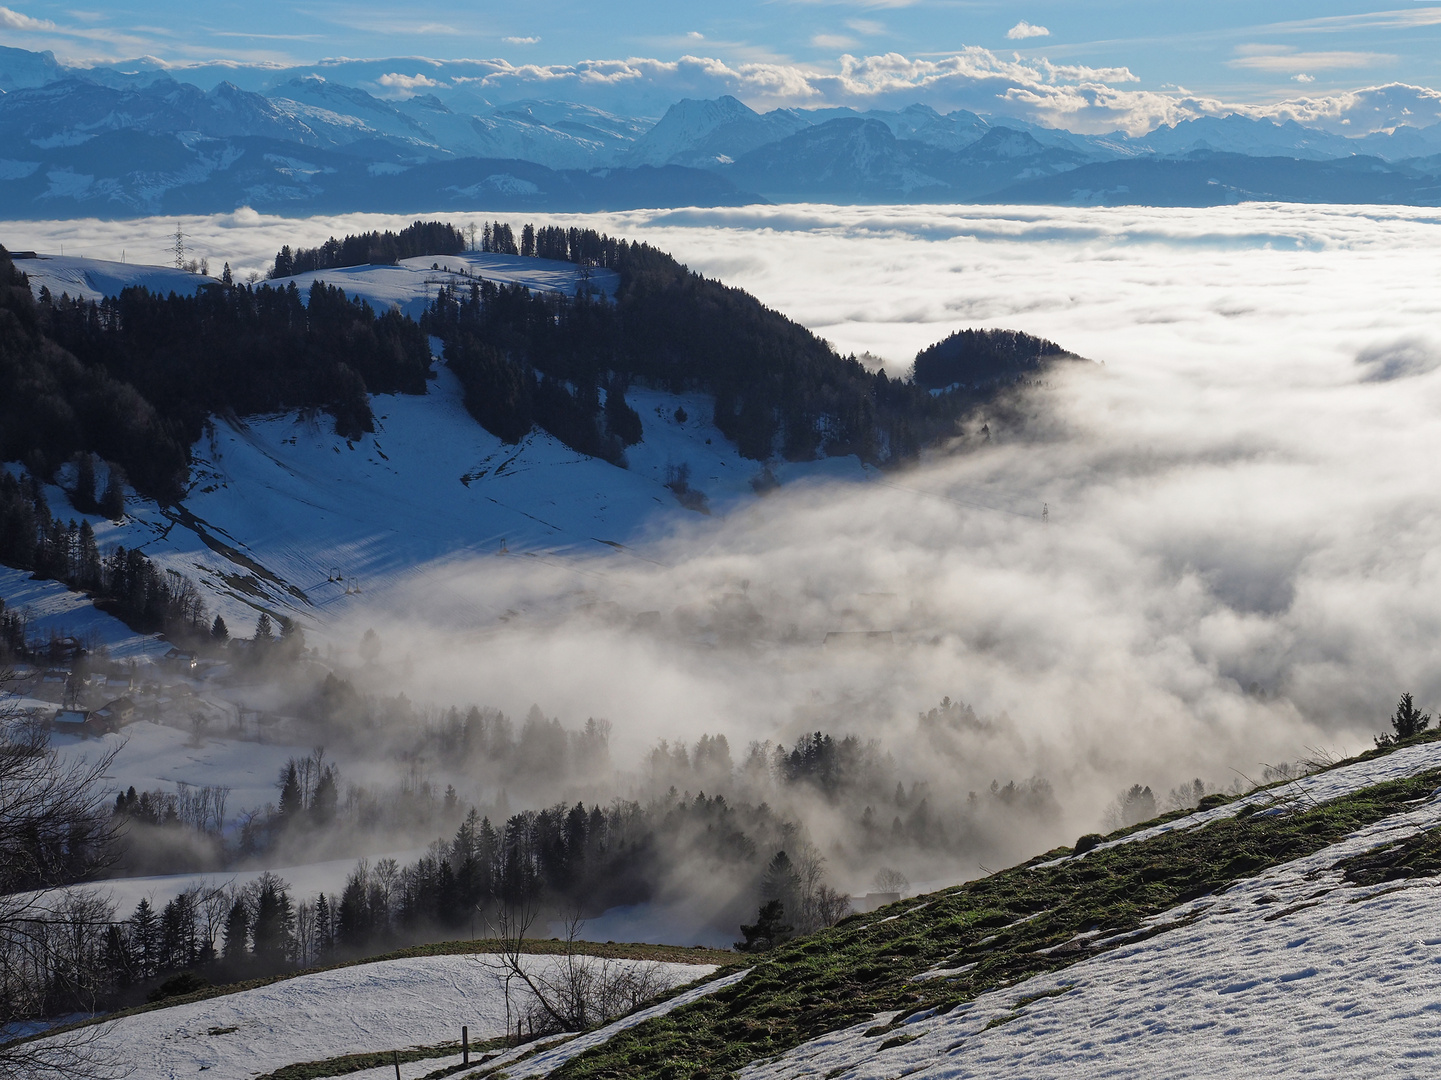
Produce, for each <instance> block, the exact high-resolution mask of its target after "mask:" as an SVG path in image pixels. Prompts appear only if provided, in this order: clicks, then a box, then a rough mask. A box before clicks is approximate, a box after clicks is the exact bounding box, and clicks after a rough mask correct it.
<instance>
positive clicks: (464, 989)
mask: <svg viewBox="0 0 1441 1080" xmlns="http://www.w3.org/2000/svg"><path fill="white" fill-rule="evenodd" d="M527 962H528V963H529V964H531V965H534V967H535V968H536V969H539V970H541V971H544V970H545V969H547V968H550V967H553V966H554V965H555V964H556V963H557V958H555V957H548V956H533V957H528V958H527ZM618 962H619V963H629V964H645V965H646V966H651V967H657V968H659V969H661V971H662V972H663V973H664V974H665V975H666V976H668V977H669V978H670V979H672V980H673V982H674V983H676V984H679V983H684V982H689V981H691V980H693V979H697V978H704V977H705V976H706V975H709V974H710V973H711V972H713V971H714V970H715V968H714V966H710V965H704V964H697V965H690V964H660V963H656V962H654V961H639V960H636V961H618ZM505 1020H506V1013H505V1001H504V997H503V996H502V994H501V993H500V991H499V989H498V987H497V985H496V983H495V979H494V978H493V976H492V975H491V974H490V973H489V972H488V971H487V970H486V968H485V967H484V966H483V965H482V964H481V963H480V962H479V961H478V960H477V959H476V958H475V957H473V956H429V957H412V958H408V959H403V960H387V961H382V962H380V963H373V964H361V965H357V966H354V967H346V968H338V969H335V970H332V971H322V972H317V973H315V974H312V975H302V976H299V977H298V978H294V979H285V980H283V981H281V982H277V983H272V984H270V985H269V986H263V987H260V988H258V989H255V990H247V991H245V992H243V993H239V994H228V995H225V996H223V997H216V998H210V999H208V1000H206V1001H199V1002H194V1003H192V1004H189V1005H176V1006H172V1007H170V1008H167V1009H158V1010H155V1011H153V1012H147V1013H141V1014H139V1015H136V1016H129V1017H124V1018H122V1019H120V1020H117V1021H115V1022H114V1023H112V1024H109V1025H106V1026H105V1027H103V1028H101V1029H100V1030H101V1032H102V1034H101V1035H100V1036H99V1037H98V1040H97V1041H98V1045H99V1046H100V1047H101V1048H103V1049H105V1050H110V1051H113V1052H114V1054H115V1055H116V1057H117V1058H119V1059H120V1060H121V1062H123V1063H124V1064H125V1065H127V1066H129V1067H130V1068H132V1069H133V1070H134V1072H135V1075H137V1076H143V1077H146V1078H147V1080H177V1078H180V1077H185V1078H190V1077H194V1076H196V1075H197V1074H198V1073H202V1072H203V1073H204V1074H205V1075H206V1076H207V1077H210V1078H213V1080H249V1078H251V1077H254V1076H258V1075H260V1074H261V1073H266V1072H271V1071H273V1070H275V1069H278V1068H280V1067H282V1066H285V1065H290V1064H294V1063H297V1062H304V1061H316V1060H322V1059H325V1058H329V1057H336V1056H339V1055H341V1054H354V1053H360V1052H364V1051H377V1050H390V1049H396V1048H405V1047H409V1046H428V1045H434V1044H437V1043H443V1042H450V1041H454V1040H458V1039H459V1038H460V1028H461V1025H466V1026H468V1027H469V1028H470V1037H471V1038H472V1039H474V1040H476V1041H480V1040H484V1039H491V1038H496V1037H497V1036H499V1035H502V1034H503V1033H504V1031H505V1027H506V1023H505ZM435 1067H436V1066H435V1064H432V1065H431V1068H432V1069H433V1068H435ZM425 1071H429V1070H425ZM392 1075H393V1071H392Z"/></svg>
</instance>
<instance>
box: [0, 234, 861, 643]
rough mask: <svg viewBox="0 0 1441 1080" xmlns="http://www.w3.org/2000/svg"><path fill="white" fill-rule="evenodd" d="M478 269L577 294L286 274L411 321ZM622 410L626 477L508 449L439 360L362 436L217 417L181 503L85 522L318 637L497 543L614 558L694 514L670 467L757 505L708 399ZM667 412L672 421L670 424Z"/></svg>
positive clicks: (126, 277)
mask: <svg viewBox="0 0 1441 1080" xmlns="http://www.w3.org/2000/svg"><path fill="white" fill-rule="evenodd" d="M22 265H24V266H27V267H28V266H35V265H43V266H44V268H45V273H46V274H48V275H49V276H48V277H45V278H43V279H42V278H41V277H39V276H37V277H36V278H33V279H32V287H33V288H35V289H36V290H38V289H39V286H40V284H41V283H48V282H54V283H55V285H61V286H62V288H65V287H68V288H69V289H70V290H71V291H72V294H73V292H74V291H75V290H77V289H79V288H80V287H81V286H82V285H83V286H85V287H86V288H89V289H91V290H93V292H92V295H100V294H102V293H103V294H107V295H108V294H113V293H114V292H118V291H119V289H120V288H122V287H124V285H125V284H127V283H129V282H130V281H135V282H137V283H141V284H147V285H148V286H150V287H163V286H164V285H165V283H168V282H170V281H171V280H172V278H171V277H170V275H176V276H178V278H179V279H180V282H181V284H185V285H188V286H189V287H191V288H194V286H195V284H196V282H197V279H196V278H195V277H194V276H193V275H190V274H182V273H179V272H177V271H174V270H168V269H166V268H164V267H130V266H126V265H124V264H116V263H97V262H96V261H94V260H81V259H74V260H70V259H65V260H61V259H47V260H42V261H38V262H26V263H23V264H22ZM432 265H438V266H440V267H442V268H446V267H448V268H449V270H444V269H442V270H438V271H436V270H431V269H430V267H431V266H432ZM462 268H463V269H464V270H465V271H466V273H465V274H461V273H460V271H461V270H462ZM474 277H482V278H485V279H490V280H495V281H501V282H514V283H519V284H523V285H525V286H527V287H528V288H535V289H547V290H561V291H567V292H574V290H575V289H576V288H577V287H579V285H580V284H581V283H580V279H579V276H578V270H577V268H576V267H575V266H574V265H573V264H570V263H561V262H553V261H550V260H544V259H527V258H520V257H518V256H507V255H493V254H484V253H479V252H474V253H472V252H467V253H465V254H462V255H450V256H446V255H439V256H424V257H421V258H417V259H408V260H405V261H403V262H402V263H401V264H399V265H398V266H370V267H353V268H345V269H332V270H326V271H322V272H316V273H313V274H303V275H299V276H298V277H296V278H295V279H294V281H295V283H296V285H297V287H299V288H300V289H301V291H302V294H303V293H304V292H305V290H307V289H308V288H309V285H310V282H311V281H312V280H314V279H316V278H320V279H323V280H325V281H327V282H329V283H332V284H335V285H337V286H339V287H341V288H343V289H345V291H346V293H347V295H353V296H360V297H363V298H365V299H366V300H368V301H369V302H371V303H372V304H374V305H375V306H377V307H383V306H388V305H391V304H394V305H397V306H399V307H401V308H402V310H405V311H406V312H408V313H411V314H418V313H419V312H420V311H421V310H423V308H424V306H425V305H426V304H427V303H428V302H429V298H433V296H434V294H435V290H436V289H438V288H439V287H440V284H441V283H442V282H449V281H456V282H459V283H460V284H461V285H468V284H469V283H470V281H471V280H473V278H474ZM288 280H289V279H282V280H281V281H280V282H277V284H284V283H287V281H288ZM55 285H52V286H51V289H52V291H56V288H55ZM615 285H616V278H615V275H614V274H613V273H611V272H609V271H597V272H595V273H594V274H593V275H592V276H591V278H590V281H589V286H590V287H592V288H594V289H596V290H598V291H600V292H602V293H607V294H608V293H611V292H613V291H614V289H615ZM627 400H628V401H629V402H630V403H631V405H632V406H633V407H634V408H635V409H636V410H637V412H639V413H640V416H641V422H642V428H643V433H644V437H643V441H642V442H641V443H640V444H638V445H636V446H633V447H631V448H629V450H628V451H627V458H628V461H629V468H628V469H622V468H617V467H616V466H613V465H610V464H607V463H606V462H604V461H600V460H598V459H594V458H588V457H585V456H584V455H581V454H578V453H576V452H575V451H572V450H570V449H568V448H566V447H565V446H563V445H562V444H561V443H560V442H558V441H557V440H556V439H554V438H552V437H551V436H550V435H547V434H545V433H544V432H542V431H540V430H539V429H535V430H533V431H532V432H531V434H530V435H528V436H527V437H526V438H524V439H523V440H522V441H521V442H520V443H519V444H518V445H514V446H511V445H507V444H505V443H503V442H501V441H500V440H499V439H498V438H496V437H495V436H493V435H491V434H490V433H489V432H487V431H486V430H485V429H484V428H482V427H481V426H480V425H479V424H478V423H476V421H475V420H474V419H473V418H472V417H471V416H470V414H469V413H467V412H466V411H465V408H464V405H463V403H462V393H461V390H460V386H459V383H458V381H457V380H456V378H455V377H454V375H452V374H451V372H450V371H449V370H448V369H447V368H445V367H444V366H443V365H438V367H437V378H436V379H435V380H434V381H432V382H431V383H430V385H429V393H427V394H426V395H424V396H410V395H387V396H376V397H374V398H373V399H372V408H373V410H374V412H375V416H376V431H375V433H374V434H373V435H367V436H366V437H365V438H363V439H361V440H359V441H356V442H348V441H347V440H345V439H342V438H340V437H338V436H336V435H335V433H334V428H333V425H332V423H331V422H330V419H329V418H328V417H326V416H319V417H302V416H300V415H298V414H296V413H284V414H279V415H271V416H258V417H248V418H245V419H243V420H238V421H224V420H218V419H217V420H216V421H215V424H214V428H213V431H212V432H211V433H210V434H209V435H207V436H206V437H205V438H203V439H202V440H201V442H200V443H199V444H197V445H196V446H195V447H194V449H193V457H194V462H195V464H194V468H193V470H192V487H191V490H190V493H189V494H188V496H187V497H186V499H185V502H184V504H183V506H182V507H180V508H169V507H165V508H162V507H159V506H156V505H155V504H153V503H149V502H146V501H142V500H138V499H132V500H131V504H130V506H129V511H130V517H129V519H128V520H127V521H126V522H125V523H124V524H122V525H119V526H117V525H114V524H112V523H110V522H108V521H105V520H104V519H101V518H98V517H93V516H92V517H89V519H88V520H89V521H90V522H91V524H92V526H93V527H94V529H95V532H96V537H97V539H98V540H99V542H100V544H101V547H102V549H104V548H107V547H108V546H110V545H113V544H123V545H124V546H126V547H138V548H140V549H142V550H143V551H145V553H146V554H147V555H148V556H149V557H150V558H151V559H153V560H155V561H156V562H157V563H158V564H159V565H161V566H163V567H167V568H170V569H175V570H178V571H180V572H182V573H184V574H187V575H189V576H190V577H192V578H194V579H195V580H196V581H197V582H198V583H199V584H200V585H201V586H202V588H203V589H204V590H205V591H206V597H207V601H208V603H209V605H210V608H211V610H212V611H215V612H217V613H219V614H221V615H224V616H225V618H226V621H227V622H229V623H231V624H232V625H234V626H236V627H245V626H248V625H249V624H250V623H252V622H253V621H254V619H255V613H256V611H257V610H258V609H259V608H261V607H264V608H268V609H269V610H271V611H278V612H282V613H292V614H296V615H299V616H300V617H301V618H302V619H303V620H304V621H305V622H306V623H307V625H310V626H311V627H316V626H319V625H321V624H322V623H323V622H324V621H325V619H326V618H327V616H328V615H330V614H339V613H341V612H343V611H344V610H345V609H346V607H347V605H350V604H353V603H358V602H359V600H358V599H357V594H356V593H355V591H354V590H355V588H356V587H357V586H358V587H359V588H360V589H362V590H363V592H362V593H361V594H359V595H360V596H365V597H369V596H372V595H373V594H374V593H375V592H376V591H378V590H381V589H384V588H387V587H390V586H394V585H397V584H399V583H401V582H404V581H406V580H409V579H410V577H411V576H412V575H414V574H417V573H425V572H427V569H426V568H427V567H433V566H434V564H435V563H436V562H437V561H438V560H444V559H447V558H452V557H459V556H464V555H474V554H477V553H482V554H492V553H499V552H500V551H501V550H502V547H504V549H505V550H506V551H507V552H509V553H510V554H512V555H521V554H542V555H555V554H562V555H564V554H574V553H585V554H588V555H593V554H607V553H611V554H618V555H620V556H621V557H626V556H624V554H623V547H624V545H626V544H628V543H630V542H632V541H635V540H637V539H639V538H641V537H644V536H648V535H652V534H653V533H654V532H655V531H657V530H663V529H665V528H667V527H668V524H670V523H675V522H679V521H683V520H693V519H695V517H696V512H695V511H693V510H687V509H685V508H683V507H682V506H681V505H680V504H679V503H678V502H677V501H676V499H675V497H674V496H673V495H672V493H671V492H670V491H669V490H668V489H667V488H666V486H665V484H666V480H667V470H668V469H669V468H670V467H672V466H676V465H681V464H685V465H689V466H690V472H691V481H690V482H691V486H692V488H694V489H696V490H699V491H700V492H702V493H703V494H704V495H705V496H706V498H707V500H708V509H709V510H710V511H711V512H712V513H713V514H721V513H724V512H726V511H727V510H729V509H732V508H735V507H737V506H741V505H747V504H749V503H751V502H753V501H754V499H755V498H756V496H755V493H754V491H753V489H752V487H751V480H752V479H753V478H754V477H755V476H756V475H757V473H758V472H759V468H760V467H759V465H758V464H757V463H756V462H754V461H750V460H748V459H745V458H742V457H741V456H740V455H739V454H738V453H737V452H736V450H735V447H734V445H733V444H732V443H731V442H730V441H729V440H728V439H726V438H725V436H723V435H722V434H721V433H720V431H719V430H718V429H717V428H716V427H715V426H714V424H713V423H711V420H710V417H711V416H712V414H713V411H714V405H713V402H712V401H711V399H710V398H709V396H708V395H704V394H687V395H673V394H666V393H662V392H659V391H651V390H644V389H639V388H637V389H632V390H631V391H630V392H629V394H628V396H627ZM678 409H680V410H682V411H683V414H684V415H685V417H686V419H685V420H684V421H681V420H678V419H677V418H676V417H677V410H678ZM776 472H777V475H778V476H779V478H780V479H781V480H782V481H785V482H789V481H791V480H798V479H803V478H807V477H820V476H825V477H850V478H856V479H860V478H863V477H864V476H865V475H866V474H867V472H866V470H865V469H864V468H863V467H862V466H861V465H860V463H859V461H858V460H857V459H856V458H854V457H846V458H833V459H829V460H825V461H817V462H811V463H806V464H800V465H786V466H783V467H780V468H778V469H777V470H776ZM47 497H48V498H49V499H50V502H51V507H52V510H53V511H54V512H55V513H58V514H61V515H62V516H64V517H66V518H67V519H68V518H70V517H75V518H76V519H77V520H78V519H79V518H81V517H83V516H85V515H81V514H79V513H76V512H74V511H72V510H71V508H70V507H69V506H68V504H67V502H66V499H65V496H64V493H63V492H62V491H61V490H60V489H59V488H55V487H52V488H50V489H48V490H47ZM616 545H621V548H617V547H616ZM336 577H339V578H342V579H343V581H337V580H333V579H334V578H336ZM3 590H4V585H3V584H0V596H6V595H7V594H6V593H5V592H4V591H3Z"/></svg>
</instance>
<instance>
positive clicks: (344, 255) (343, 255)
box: [269, 221, 466, 278]
mask: <svg viewBox="0 0 1441 1080" xmlns="http://www.w3.org/2000/svg"><path fill="white" fill-rule="evenodd" d="M465 246H466V245H465V236H464V235H463V234H462V233H461V231H460V230H459V229H457V228H455V227H454V226H453V225H447V224H445V223H444V222H441V221H417V222H415V223H414V224H412V225H407V226H406V227H405V228H403V229H401V230H400V232H398V233H396V232H391V231H390V230H388V229H387V230H386V231H385V232H368V233H360V234H358V235H351V236H347V237H345V239H343V240H337V239H335V237H333V236H332V237H331V238H330V239H329V240H327V241H326V242H325V243H323V244H321V245H320V246H319V247H314V248H296V249H295V250H294V251H292V250H291V248H290V245H289V244H286V245H285V246H284V247H282V248H281V249H280V250H279V251H278V252H276V254H275V263H274V265H273V266H272V267H271V269H270V274H269V276H270V277H271V278H283V277H290V276H292V275H294V274H305V273H309V272H310V271H312V270H330V269H334V268H336V267H342V266H368V265H372V264H379V265H384V266H389V265H394V264H395V263H397V262H399V261H400V260H401V259H413V258H415V257H416V256H418V255H455V254H458V253H460V252H462V251H464V250H465Z"/></svg>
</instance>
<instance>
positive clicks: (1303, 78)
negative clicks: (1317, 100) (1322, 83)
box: [1291, 71, 1316, 83]
mask: <svg viewBox="0 0 1441 1080" xmlns="http://www.w3.org/2000/svg"><path fill="white" fill-rule="evenodd" d="M1291 81H1292V82H1298V83H1313V82H1315V81H1316V76H1314V75H1307V74H1306V73H1305V72H1304V71H1300V72H1297V73H1296V74H1295V75H1292V76H1291Z"/></svg>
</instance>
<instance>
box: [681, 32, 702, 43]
mask: <svg viewBox="0 0 1441 1080" xmlns="http://www.w3.org/2000/svg"><path fill="white" fill-rule="evenodd" d="M685 36H686V37H687V38H689V39H690V40H691V41H704V40H705V35H704V34H702V33H701V32H700V31H699V30H687V31H686V35H685Z"/></svg>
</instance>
